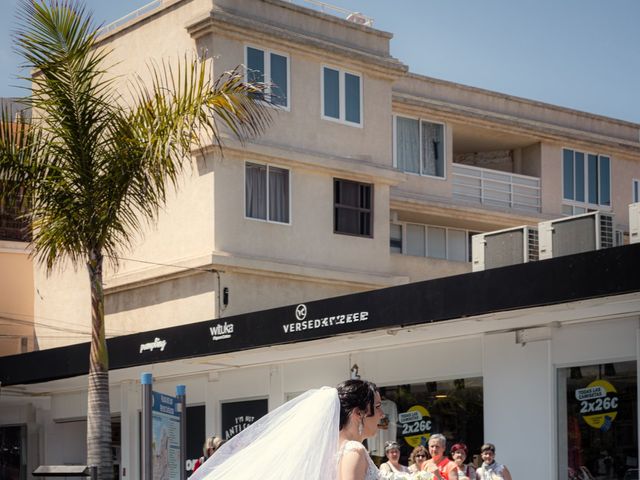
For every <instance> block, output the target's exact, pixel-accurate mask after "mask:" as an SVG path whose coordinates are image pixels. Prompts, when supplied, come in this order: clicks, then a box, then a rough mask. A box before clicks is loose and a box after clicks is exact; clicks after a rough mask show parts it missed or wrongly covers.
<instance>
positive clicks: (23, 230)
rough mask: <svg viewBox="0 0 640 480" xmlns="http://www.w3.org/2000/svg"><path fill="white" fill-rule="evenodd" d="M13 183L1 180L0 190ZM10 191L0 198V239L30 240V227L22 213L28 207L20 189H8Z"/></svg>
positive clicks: (7, 187)
mask: <svg viewBox="0 0 640 480" xmlns="http://www.w3.org/2000/svg"><path fill="white" fill-rule="evenodd" d="M14 185H15V183H10V182H2V183H0V190H4V189H10V188H11V187H13V186H14ZM8 191H10V192H11V193H10V194H9V195H7V196H6V197H5V198H3V199H0V240H8V241H13V242H29V241H31V229H30V228H29V222H28V221H26V219H25V217H24V213H26V209H27V208H28V207H27V205H26V204H25V202H24V201H23V195H22V191H21V189H17V190H13V191H11V190H8Z"/></svg>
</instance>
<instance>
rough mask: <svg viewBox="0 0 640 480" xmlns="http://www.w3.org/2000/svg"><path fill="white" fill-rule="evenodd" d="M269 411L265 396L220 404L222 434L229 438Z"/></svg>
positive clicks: (226, 438)
mask: <svg viewBox="0 0 640 480" xmlns="http://www.w3.org/2000/svg"><path fill="white" fill-rule="evenodd" d="M268 411H269V403H268V401H267V399H266V398H264V399H259V400H242V401H239V402H227V403H223V404H222V435H223V437H224V439H225V440H229V439H230V438H232V437H234V436H235V435H237V434H238V433H240V432H241V431H242V430H244V429H245V428H247V427H248V426H249V425H251V424H252V423H253V422H255V421H256V420H258V419H259V418H261V417H263V416H265V415H266V414H267V412H268Z"/></svg>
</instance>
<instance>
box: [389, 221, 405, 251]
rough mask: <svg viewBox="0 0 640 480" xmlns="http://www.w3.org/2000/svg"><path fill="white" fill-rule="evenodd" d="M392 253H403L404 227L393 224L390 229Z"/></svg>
mask: <svg viewBox="0 0 640 480" xmlns="http://www.w3.org/2000/svg"><path fill="white" fill-rule="evenodd" d="M389 236H390V238H389V247H390V248H391V253H402V225H398V224H397V223H392V224H391V226H390V228H389Z"/></svg>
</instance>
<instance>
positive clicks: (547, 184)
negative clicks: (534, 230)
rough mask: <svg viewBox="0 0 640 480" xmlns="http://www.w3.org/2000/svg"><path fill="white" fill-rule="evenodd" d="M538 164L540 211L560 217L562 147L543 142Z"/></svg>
mask: <svg viewBox="0 0 640 480" xmlns="http://www.w3.org/2000/svg"><path fill="white" fill-rule="evenodd" d="M540 164H541V165H540V167H541V168H540V170H541V172H540V191H541V195H542V213H543V214H545V215H549V216H554V217H560V216H562V147H561V146H560V145H556V144H550V143H543V144H542V145H541V162H540Z"/></svg>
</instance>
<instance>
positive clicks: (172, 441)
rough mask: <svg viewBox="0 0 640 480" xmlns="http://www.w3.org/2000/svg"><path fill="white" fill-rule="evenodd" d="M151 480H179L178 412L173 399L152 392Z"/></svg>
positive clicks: (176, 404) (176, 403)
mask: <svg viewBox="0 0 640 480" xmlns="http://www.w3.org/2000/svg"><path fill="white" fill-rule="evenodd" d="M152 394H153V396H152V407H151V412H152V413H151V415H152V425H153V429H152V440H151V442H152V443H151V444H152V453H151V455H152V461H153V480H180V469H181V468H183V466H182V465H180V412H179V410H178V409H179V403H178V400H177V399H176V398H175V397H171V396H169V395H164V394H162V393H158V392H152Z"/></svg>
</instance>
